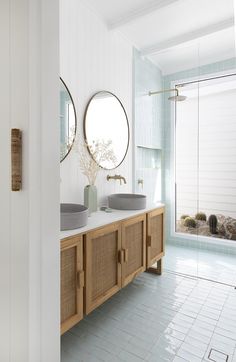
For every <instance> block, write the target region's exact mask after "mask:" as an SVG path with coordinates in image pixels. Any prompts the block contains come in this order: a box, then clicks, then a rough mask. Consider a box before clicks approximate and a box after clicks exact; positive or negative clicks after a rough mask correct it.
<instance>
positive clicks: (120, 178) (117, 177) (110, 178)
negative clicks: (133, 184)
mask: <svg viewBox="0 0 236 362" xmlns="http://www.w3.org/2000/svg"><path fill="white" fill-rule="evenodd" d="M110 180H120V184H121V181H123V182H124V184H126V183H127V182H126V179H125V177H124V176H121V175H114V176H110V175H107V181H110Z"/></svg>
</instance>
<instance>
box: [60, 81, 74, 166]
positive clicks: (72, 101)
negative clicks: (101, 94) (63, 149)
mask: <svg viewBox="0 0 236 362" xmlns="http://www.w3.org/2000/svg"><path fill="white" fill-rule="evenodd" d="M60 81H61V82H62V84H63V85H64V87H65V88H66V90H67V92H68V94H69V96H70V99H71V103H72V106H73V110H74V114H75V132H74V136H73V139H72V142H71V146H70V148H69V149H68V151H67V153H66V154H65V156H64V157H63V158H62V159H61V160H60V163H62V161H64V160H65V158H66V157H67V156H68V155H69V153H70V151H71V150H72V147H73V146H74V143H75V138H76V134H77V127H78V125H77V114H76V109H75V104H74V100H73V98H72V95H71V92H70V91H69V88H68V87H67V85H66V83H65V82H64V80H63V79H62V77H60Z"/></svg>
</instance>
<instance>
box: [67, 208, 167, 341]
mask: <svg viewBox="0 0 236 362" xmlns="http://www.w3.org/2000/svg"><path fill="white" fill-rule="evenodd" d="M163 229H164V205H163V204H158V205H154V206H152V207H148V208H146V209H145V210H136V211H134V210H133V211H126V210H125V211H124V210H122V211H121V210H114V211H113V212H112V213H105V212H104V211H98V212H96V213H94V214H92V216H91V217H90V218H89V222H88V225H86V226H85V227H83V228H80V229H76V230H70V231H62V232H61V333H62V334H63V333H64V332H66V331H67V330H69V329H70V328H71V327H73V326H74V325H75V324H76V323H78V322H79V321H80V320H81V319H82V318H83V315H84V314H89V313H90V312H91V311H93V310H94V309H96V308H97V307H98V306H99V305H101V304H102V303H104V302H105V301H106V300H107V299H109V298H110V297H111V296H112V295H114V294H115V293H116V292H118V291H119V290H120V289H121V288H123V287H125V286H126V285H127V284H128V283H130V282H131V281H132V280H133V279H134V278H135V277H136V276H137V275H138V274H140V273H142V272H144V271H149V272H155V273H157V274H161V262H162V257H163V255H164V230H163ZM155 263H156V267H155V266H154V264H155Z"/></svg>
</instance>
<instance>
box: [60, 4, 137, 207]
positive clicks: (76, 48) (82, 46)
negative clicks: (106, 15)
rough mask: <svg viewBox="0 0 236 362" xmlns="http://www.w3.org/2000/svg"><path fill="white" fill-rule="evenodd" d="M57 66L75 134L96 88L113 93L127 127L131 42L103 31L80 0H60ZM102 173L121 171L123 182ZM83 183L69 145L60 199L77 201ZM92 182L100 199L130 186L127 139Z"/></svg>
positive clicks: (116, 34) (130, 109)
mask: <svg viewBox="0 0 236 362" xmlns="http://www.w3.org/2000/svg"><path fill="white" fill-rule="evenodd" d="M60 70H61V77H62V78H63V80H64V81H65V82H66V84H67V86H68V88H69V90H70V92H71V94H72V97H73V99H74V102H75V107H76V111H77V118H78V133H79V135H80V136H83V131H82V130H83V117H84V112H85V107H86V105H87V102H88V101H89V99H90V97H91V96H92V95H93V94H94V93H95V92H98V91H100V90H108V91H111V92H113V93H115V94H116V95H117V96H118V97H119V99H120V100H121V102H122V103H123V105H124V107H125V109H126V112H127V115H128V118H129V123H130V127H132V46H131V45H130V43H129V42H128V41H127V40H126V39H125V38H123V36H122V35H121V34H120V33H118V32H113V31H109V30H108V29H107V27H106V25H105V23H104V22H103V21H102V19H100V18H99V17H98V15H97V14H96V13H95V12H94V11H93V9H91V8H89V7H88V4H87V2H86V1H84V0H70V1H67V0H61V1H60ZM98 122H99V120H98ZM107 174H111V175H112V174H121V175H122V176H124V177H125V178H126V180H127V185H123V184H122V185H121V186H120V183H119V181H113V180H112V181H109V182H108V181H107V180H106V175H107ZM85 185H87V180H86V178H85V177H84V176H83V175H82V173H81V171H80V168H79V163H78V155H77V154H76V152H75V149H74V150H72V152H71V153H70V155H69V156H68V157H67V158H66V159H65V160H64V161H63V163H62V164H61V201H62V202H79V203H83V189H84V186H85ZM96 185H97V188H98V197H99V201H100V204H101V203H104V202H106V196H107V195H108V194H110V193H114V192H129V191H131V190H132V141H131V143H130V146H129V151H128V154H127V156H126V159H125V161H124V162H123V163H122V164H121V166H120V167H119V168H117V169H115V170H113V171H104V170H102V171H101V172H100V174H99V176H98V179H97V182H96Z"/></svg>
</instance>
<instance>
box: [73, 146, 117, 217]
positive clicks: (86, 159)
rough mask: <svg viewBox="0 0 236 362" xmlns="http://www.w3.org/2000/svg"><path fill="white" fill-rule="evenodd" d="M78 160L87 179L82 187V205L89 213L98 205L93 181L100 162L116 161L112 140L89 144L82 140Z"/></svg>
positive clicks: (99, 168)
mask: <svg viewBox="0 0 236 362" xmlns="http://www.w3.org/2000/svg"><path fill="white" fill-rule="evenodd" d="M88 151H89V152H88ZM91 155H93V157H91ZM79 161H80V169H81V171H82V173H83V174H84V175H85V176H86V177H87V179H88V185H86V186H85V188H84V205H85V206H86V207H87V208H88V209H89V213H91V212H94V211H97V207H98V206H97V204H98V202H97V187H96V185H95V182H96V179H97V175H98V172H99V171H100V170H101V167H100V164H101V163H102V162H104V161H111V162H113V163H114V165H115V163H116V157H115V154H114V151H113V148H112V141H110V140H109V141H104V140H100V141H96V142H95V141H94V142H93V143H92V144H91V145H89V144H88V143H87V142H86V141H84V142H83V143H82V147H81V148H80V151H79Z"/></svg>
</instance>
